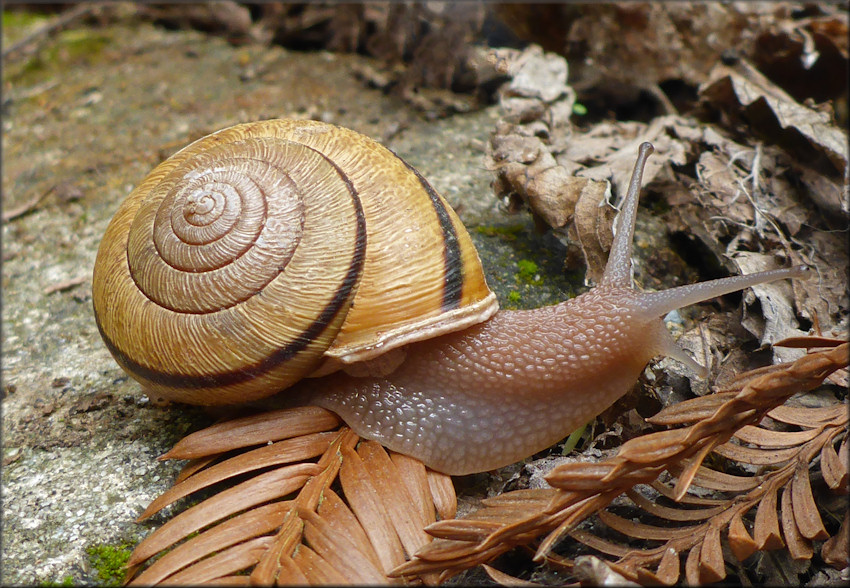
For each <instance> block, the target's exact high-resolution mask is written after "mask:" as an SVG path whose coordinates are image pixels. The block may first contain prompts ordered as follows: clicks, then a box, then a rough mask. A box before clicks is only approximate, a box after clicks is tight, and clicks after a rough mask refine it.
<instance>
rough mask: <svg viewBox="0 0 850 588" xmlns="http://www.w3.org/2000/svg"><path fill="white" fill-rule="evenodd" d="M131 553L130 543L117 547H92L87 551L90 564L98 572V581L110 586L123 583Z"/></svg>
mask: <svg viewBox="0 0 850 588" xmlns="http://www.w3.org/2000/svg"><path fill="white" fill-rule="evenodd" d="M131 552H132V546H131V545H130V544H129V543H121V544H119V545H117V546H116V545H92V546H91V547H89V548H88V549H86V553H87V554H88V556H89V564H90V565H91V567H92V569H93V570H95V571H96V572H97V577H98V579H99V580H100V581H101V582H103V583H104V584H106V585H108V586H118V585H120V584H122V583H123V581H124V574H125V572H126V571H127V570H126V568H127V562H128V561H129V560H130V553H131Z"/></svg>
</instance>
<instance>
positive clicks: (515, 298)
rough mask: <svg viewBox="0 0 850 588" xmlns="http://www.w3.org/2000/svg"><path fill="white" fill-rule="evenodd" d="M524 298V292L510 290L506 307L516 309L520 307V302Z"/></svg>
mask: <svg viewBox="0 0 850 588" xmlns="http://www.w3.org/2000/svg"><path fill="white" fill-rule="evenodd" d="M520 300H522V294H520V293H519V292H517V291H516V290H511V291H510V292H508V302H507V304H506V305H505V308H507V309H509V310H516V309H517V308H519V302H520Z"/></svg>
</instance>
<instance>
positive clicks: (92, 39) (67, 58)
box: [7, 29, 112, 84]
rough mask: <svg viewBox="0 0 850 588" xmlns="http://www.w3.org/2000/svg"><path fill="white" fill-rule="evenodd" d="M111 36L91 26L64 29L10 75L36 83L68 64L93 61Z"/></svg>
mask: <svg viewBox="0 0 850 588" xmlns="http://www.w3.org/2000/svg"><path fill="white" fill-rule="evenodd" d="M111 40H112V37H111V36H110V35H109V34H107V33H103V32H99V31H92V30H90V29H72V30H68V31H62V32H61V33H59V34H58V35H56V38H55V41H53V42H51V43H48V44H46V45H45V46H44V48H42V49H41V50H40V51H38V52H37V53H36V54H35V55H33V56H32V57H30V58H29V59H27V60H26V61H23V62H22V64H21V65H19V66H16V67H14V68H13V70H14V71H12V72H9V73H8V74H7V75H8V76H9V78H10V79H11V80H12V81H14V82H17V83H22V84H23V83H35V82H37V81H38V80H41V79H42V78H44V77H45V76H48V75H50V74H51V73H58V72H61V71H62V70H64V69H65V68H67V67H69V66H72V65H79V64H80V63H92V62H94V61H95V59H96V58H98V57H99V56H101V54H102V53H103V49H104V48H105V47H107V46H108V45H109V43H110V42H111Z"/></svg>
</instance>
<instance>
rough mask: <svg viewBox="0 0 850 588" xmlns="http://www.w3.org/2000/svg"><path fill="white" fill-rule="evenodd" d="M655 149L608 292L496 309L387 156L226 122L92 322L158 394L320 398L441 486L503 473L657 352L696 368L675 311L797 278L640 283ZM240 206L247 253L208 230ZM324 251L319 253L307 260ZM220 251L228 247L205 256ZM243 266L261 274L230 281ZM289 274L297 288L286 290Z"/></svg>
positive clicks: (230, 238)
mask: <svg viewBox="0 0 850 588" xmlns="http://www.w3.org/2000/svg"><path fill="white" fill-rule="evenodd" d="M651 151H652V146H651V145H649V144H648V143H644V144H643V145H642V146H641V148H640V153H639V156H638V160H637V162H636V164H635V171H634V174H633V176H632V180H631V183H630V185H629V190H628V194H627V195H626V198H625V200H624V204H623V208H622V211H621V213H620V215H619V217H618V221H617V231H616V234H615V239H614V243H613V245H612V249H611V253H610V256H609V261H608V265H607V266H606V269H605V273H604V275H603V278H602V280H601V281H600V284H599V285H598V286H597V287H596V288H594V289H592V290H591V291H590V292H588V293H586V294H583V295H581V296H579V297H577V298H575V299H572V300H568V301H566V302H563V303H561V304H558V305H555V306H551V307H546V308H540V309H535V310H526V311H500V312H498V313H495V311H496V308H497V307H496V304H495V302H494V300H495V297H494V296H493V294H492V293H491V292H490V291H489V289H487V287H486V283H485V282H484V279H483V273H482V272H481V268H480V262H479V261H478V258H477V254H476V253H475V251H474V249H473V248H472V247H471V241H470V240H469V236H468V235H467V234H466V233H465V231H464V230H463V227H462V225H461V224H460V221H459V219H457V217H456V215H455V214H454V213H453V212H452V211H451V209H450V208H449V207H448V205H447V204H446V203H445V202H444V201H443V200H442V199H441V198H440V197H439V196H438V195H437V194H436V193H435V192H434V191H433V189H432V188H431V187H430V186H429V185H428V183H427V182H426V181H425V180H424V179H423V178H422V177H421V176H420V175H419V174H418V172H416V171H415V170H413V169H412V168H410V167H409V166H408V165H407V164H405V163H404V162H403V161H401V160H400V159H398V158H397V156H395V154H393V153H391V152H390V151H388V150H386V149H385V148H383V147H381V146H380V145H378V144H377V143H375V142H374V141H371V140H369V139H367V138H365V137H363V136H362V135H359V134H357V133H354V132H352V131H348V130H346V129H341V128H339V127H333V126H331V125H324V124H321V123H314V122H308V121H298V122H296V121H265V122H262V123H250V124H246V125H238V126H236V127H232V128H231V129H225V130H223V131H220V132H218V133H214V134H213V135H210V136H208V137H205V138H204V139H201V140H199V141H197V142H196V143H194V144H192V145H190V146H189V147H187V148H186V149H184V150H182V151H180V152H179V153H177V154H176V155H175V156H173V157H172V158H170V159H169V160H167V161H166V162H164V163H163V164H161V165H160V166H159V167H157V168H156V169H155V170H154V171H153V172H152V173H151V174H150V175H149V176H148V178H146V179H145V180H144V181H143V182H142V183H141V184H140V186H139V187H138V188H137V189H136V190H134V192H133V193H132V194H131V195H130V196H129V197H128V198H127V200H126V201H125V203H124V204H123V205H122V207H121V208H120V209H119V211H118V213H117V214H116V215H115V218H114V219H113V221H112V223H110V226H109V227H108V229H107V232H106V235H105V237H104V239H103V241H102V243H101V247H100V250H99V252H98V259H97V262H96V264H95V272H94V277H93V281H92V292H93V301H94V309H95V316H96V319H97V325H98V328H99V330H100V332H101V335H102V336H103V338H104V341H105V342H106V345H107V347H108V348H109V350H110V352H111V353H112V354H113V356H114V357H115V359H116V361H117V362H118V363H119V365H121V367H122V368H124V369H125V370H126V371H127V372H128V373H129V374H130V375H131V376H133V377H134V378H136V379H137V380H138V381H139V382H140V383H141V384H142V385H143V386H144V387H145V388H146V389H147V390H148V391H149V392H151V393H154V394H159V395H162V396H164V397H166V398H170V399H173V400H178V401H182V402H190V403H194V404H227V403H231V404H232V403H239V402H252V401H255V400H257V399H260V398H263V397H267V396H269V395H272V394H276V393H278V392H280V394H279V397H280V398H283V400H278V399H274V400H271V401H269V400H266V401H265V402H270V403H272V404H274V403H281V402H282V403H291V402H292V401H296V402H300V403H312V404H317V405H319V406H323V407H325V408H327V409H329V410H332V411H334V412H336V413H338V414H339V415H340V416H341V417H342V419H343V420H344V421H345V422H346V423H347V424H348V425H349V426H350V427H351V428H352V429H354V430H355V431H356V432H357V433H358V434H360V435H361V436H363V437H365V438H369V439H374V440H377V441H379V442H381V443H383V444H384V445H386V446H387V447H389V448H391V449H394V450H396V451H399V452H401V453H405V454H408V455H411V456H413V457H416V458H419V459H421V460H422V461H423V462H424V463H425V464H426V465H428V466H430V467H432V468H434V469H436V470H439V471H442V472H445V473H448V474H466V473H472V472H478V471H485V470H489V469H493V468H496V467H500V466H504V465H507V464H509V463H512V462H515V461H517V460H519V459H522V458H524V457H527V456H529V455H531V454H533V453H535V452H536V451H539V450H542V449H544V448H546V447H548V446H550V445H551V444H553V443H554V442H556V441H558V440H559V439H561V438H562V437H564V436H565V435H566V434H568V433H569V432H570V431H572V430H573V429H575V428H576V427H578V426H580V425H581V424H583V423H585V422H587V421H588V420H590V419H592V418H593V417H594V416H596V415H597V414H599V413H600V412H601V411H603V410H604V409H605V408H606V407H608V406H610V405H611V404H612V403H613V402H614V401H615V400H616V399H617V398H619V397H620V396H621V395H622V394H624V393H625V392H626V391H628V390H629V388H630V387H631V386H632V385H633V384H634V383H635V381H636V380H637V378H638V376H639V375H640V373H641V371H642V370H643V368H644V367H645V365H646V364H647V363H648V362H649V360H650V359H652V358H653V357H654V356H656V355H659V354H664V355H668V356H671V357H674V358H675V359H678V360H680V361H682V362H684V363H685V364H687V365H688V366H690V367H691V368H692V369H694V370H695V371H697V372H702V373H705V370H704V368H702V367H701V366H699V365H698V364H697V363H696V362H694V361H693V360H692V359H691V358H690V357H689V356H688V355H686V354H685V352H684V351H683V350H681V349H680V348H679V347H677V346H676V344H675V343H674V342H673V340H672V337H671V336H670V334H669V333H668V332H667V331H666V329H665V327H664V325H663V322H662V320H661V318H662V317H663V316H664V315H665V314H666V313H668V312H669V311H671V310H673V309H676V308H679V307H682V306H686V305H688V304H693V303H695V302H698V301H701V300H706V299H709V298H713V297H715V296H720V295H722V294H726V293H729V292H733V291H736V290H740V289H743V288H746V287H749V286H752V285H754V284H759V283H763V282H768V281H772V280H778V279H782V278H789V277H803V276H804V275H805V273H806V272H805V269H804V268H799V267H797V268H787V269H779V270H771V271H768V272H760V273H757V274H750V275H747V276H733V277H729V278H723V279H720V280H713V281H710V282H702V283H699V284H692V285H688V286H682V287H679V288H672V289H669V290H665V291H661V292H638V291H636V290H634V289H633V288H632V284H631V282H632V280H631V242H632V238H633V234H634V225H635V218H636V214H637V201H638V192H639V189H640V182H641V176H642V171H643V167H644V165H645V163H646V159H647V158H648V156H649V154H650V153H651ZM232 160H235V162H236V163H235V164H234V165H236V167H238V168H239V169H240V170H241V169H247V170H248V180H247V184H248V187H247V188H243V187H241V185H240V184H239V183H238V182H240V181H242V180H236V179H235V177H233V178H231V176H234V174H235V173H236V172H235V171H232V170H231V168H230V167H229V166H230V163H227V162H228V161H232ZM302 161H307V162H308V164H307V165H306V169H305V166H304V165H303V163H302ZM290 165H292V168H293V169H292V170H291V171H290V170H289V167H290ZM317 170H318V172H319V173H318V174H317V175H316V177H315V179H314V174H313V172H314V171H317ZM266 178H271V180H270V181H271V184H270V185H271V188H269V187H268V186H269V184H268V183H266ZM231 179H233V180H234V182H233V183H234V185H235V186H236V187H235V188H231V187H229V186H230V180H231ZM255 185H256V186H258V187H257V188H256V189H255V187H252V186H255ZM252 190H253V191H254V192H258V193H259V195H260V196H261V199H260V200H258V201H254V200H253V199H252V197H251V196H250V194H251V193H252ZM311 192H319V193H324V192H329V193H331V196H332V198H331V201H330V204H326V203H322V202H320V203H318V204H316V203H313V201H312V200H310V199H308V198H307V196H309V195H310V193H311ZM231 193H232V194H238V195H239V197H238V198H237V199H236V200H235V201H231V200H230V199H229V196H228V194H231ZM281 195H283V197H285V198H284V200H283V201H279V197H280V196H281ZM234 202H235V203H234ZM172 203H176V206H172ZM221 203H224V204H221ZM233 207H235V208H241V209H244V210H247V211H248V213H249V219H248V220H249V221H251V219H252V218H254V217H255V216H256V218H259V219H260V220H261V222H254V221H251V222H248V223H247V230H246V231H245V232H246V233H247V234H252V235H254V237H252V238H253V239H254V241H250V240H248V239H247V238H246V237H244V235H243V234H242V233H240V232H238V231H234V232H232V234H231V231H230V229H229V228H228V229H227V230H223V231H220V233H221V235H219V234H218V233H216V234H215V235H214V238H207V237H208V236H207V233H212V232H215V231H214V230H213V229H214V228H215V226H216V225H215V223H216V222H218V219H220V218H222V219H225V220H227V222H228V223H231V224H233V223H236V224H238V223H240V222H242V221H241V220H238V219H239V218H241V217H239V215H231V216H233V219H237V220H233V219H230V216H228V215H230V212H228V211H230V209H231V208H233ZM205 215H206V216H208V217H214V218H213V221H215V222H209V223H207V222H206V221H205V220H203V219H204V218H206V217H205ZM288 216H291V217H293V218H294V219H295V221H296V224H295V227H294V228H290V229H286V230H285V231H284V233H282V234H283V237H281V236H280V235H281V233H278V232H271V233H266V232H265V231H266V229H269V228H273V227H272V226H275V227H276V226H277V225H279V224H281V223H282V222H283V221H282V220H280V219H282V218H283V217H288ZM228 219H230V220H228ZM184 220H185V221H187V222H186V223H184V222H183V221H184ZM348 220H352V221H353V222H352V223H348V222H347V221H348ZM202 221H203V222H202ZM398 223H401V224H398ZM184 225H185V226H184ZM175 227H176V229H175V231H176V232H177V233H179V235H178V237H179V238H176V237H174V236H173V235H172V234H171V232H170V231H171V229H174V228H175ZM228 227H229V225H228ZM316 228H317V229H318V236H313V235H314V233H313V229H316ZM184 235H187V236H188V237H187V240H188V241H191V242H192V243H191V245H192V246H191V247H189V248H188V250H183V249H182V248H181V245H180V243H179V242H180V241H181V239H183V236H184ZM306 235H311V236H310V237H307V236H306ZM337 238H339V241H337ZM311 239H312V243H313V244H314V245H315V246H316V247H318V250H317V251H318V253H315V252H313V253H308V252H306V251H305V249H304V248H302V247H301V245H302V244H303V243H304V242H311V241H310V240H311ZM217 240H221V241H224V242H226V243H228V246H227V248H226V251H225V252H224V253H222V252H220V251H217V252H214V254H213V255H212V256H211V257H206V256H205V252H206V250H207V249H211V245H210V243H212V242H214V241H217ZM270 248H271V249H270ZM254 258H258V259H260V261H263V260H266V259H270V260H272V261H271V262H264V263H259V264H255V263H254V261H252V260H254ZM222 260H224V261H222ZM195 263H197V264H198V266H200V269H198V268H197V267H196V266H194V265H193V264H195ZM239 265H246V266H248V268H249V269H251V270H252V271H251V272H249V273H248V274H247V275H245V277H236V278H235V281H228V280H230V278H229V277H228V276H229V275H230V273H231V270H232V269H233V268H235V267H237V266H239ZM361 270H362V271H361ZM181 277H185V278H187V280H186V281H181V280H180V279H178V278H181ZM292 277H295V278H304V280H303V281H297V280H296V281H294V282H284V279H285V278H292ZM325 282H327V283H328V284H329V285H330V290H329V291H328V292H324V293H322V291H320V289H318V288H316V286H318V285H321V284H323V283H325ZM207 285H209V286H216V287H217V288H216V289H211V290H210V291H207V290H206V286H207ZM219 286H220V287H219ZM288 293H292V294H294V295H295V298H294V301H293V300H291V299H290V298H287V297H286V296H284V294H288ZM355 295H356V297H354V298H352V297H351V296H355ZM313 301H316V302H317V303H318V310H317V311H313V310H310V304H308V303H311V302H313ZM349 311H351V312H349ZM410 313H413V314H412V315H411V316H408V315H409V314H410ZM494 313H495V314H494ZM352 316H353V317H354V318H351V317H352ZM387 317H389V318H391V319H392V323H391V324H392V327H391V328H390V327H385V326H383V323H382V322H381V321H383V320H384V319H386V318H387ZM294 319H298V320H300V321H301V322H300V323H298V324H297V325H296V326H293V324H294V323H293V321H294ZM290 333H291V335H292V336H291V337H290ZM387 350H390V351H389V353H387V352H386V351H387ZM340 367H342V368H343V370H342V371H335V372H334V370H339V368H340ZM290 368H292V369H293V370H294V371H291V370H290ZM331 372H333V373H331ZM328 373H330V375H327V374H328ZM305 376H312V377H308V378H305V379H301V378H303V377H305ZM316 376H322V377H316ZM298 380H300V381H298ZM296 382H297V383H296ZM281 390H282V392H281Z"/></svg>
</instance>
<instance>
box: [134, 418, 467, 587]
mask: <svg viewBox="0 0 850 588" xmlns="http://www.w3.org/2000/svg"><path fill="white" fill-rule="evenodd" d="M317 457H318V460H315V458H317ZM187 458H188V459H190V460H191V461H189V462H188V463H187V465H186V466H185V468H184V469H183V471H182V472H181V474H180V476H178V479H177V482H176V483H175V485H174V486H173V487H172V488H171V489H170V490H168V491H167V492H165V493H163V494H162V495H161V496H160V497H159V498H157V499H156V500H155V501H154V502H153V503H151V505H150V506H149V507H148V508H147V510H145V512H144V513H143V514H142V515H141V517H140V520H144V519H146V518H148V517H150V516H153V515H154V514H156V513H157V512H159V511H161V510H162V509H163V508H166V507H167V506H169V505H171V504H173V503H174V502H175V501H177V500H180V499H181V498H185V497H187V496H190V495H193V494H194V493H196V492H198V491H200V490H204V489H210V488H214V489H215V490H217V492H215V493H213V494H211V495H210V496H209V497H207V498H205V499H203V500H201V501H200V502H199V503H198V504H196V505H194V506H192V507H190V508H188V509H186V510H183V511H182V512H180V513H179V514H178V515H176V516H175V517H174V518H172V519H171V520H169V521H168V522H167V523H165V524H164V525H163V526H162V527H160V528H159V529H157V530H156V531H154V532H153V533H152V534H151V535H150V536H149V537H148V538H147V539H145V540H144V541H143V542H142V543H141V544H139V546H138V547H137V548H136V550H135V551H134V552H133V554H132V556H131V558H130V562H129V567H130V571H129V573H128V579H131V580H132V581H131V584H134V585H147V584H158V583H168V584H191V585H195V584H203V583H243V584H247V583H249V582H250V583H261V584H272V583H280V584H319V583H336V584H340V583H359V584H386V583H397V582H398V581H399V580H397V579H393V578H389V577H388V576H387V573H388V572H389V571H390V570H392V569H393V568H395V567H397V566H398V565H399V564H401V563H402V562H404V561H405V560H406V559H407V558H408V557H409V556H410V555H411V554H413V553H414V552H416V551H417V550H418V549H420V548H421V547H423V546H424V545H425V544H427V543H429V542H430V541H431V537H430V536H429V535H427V534H425V532H424V531H423V529H424V528H425V527H426V526H427V525H428V524H430V523H433V522H434V521H436V520H437V517H438V516H439V517H440V518H451V517H453V516H454V514H455V510H456V506H457V503H456V498H455V495H454V488H453V486H452V483H451V479H450V478H449V477H448V476H445V475H443V474H439V473H436V472H433V471H431V470H428V469H426V468H425V466H424V465H423V464H422V463H421V462H419V461H418V460H415V459H412V458H409V457H406V456H404V455H400V454H397V453H393V452H389V453H388V452H387V451H385V450H384V449H383V448H382V447H381V446H380V445H378V444H377V443H374V442H371V441H361V440H360V438H359V437H358V436H357V435H355V434H354V433H353V432H352V431H351V430H350V429H348V428H347V427H341V426H340V422H339V419H338V418H337V417H336V416H335V415H334V414H333V413H330V412H328V411H326V410H324V409H320V408H316V407H304V408H294V409H286V410H277V411H271V412H267V413H262V414H257V415H251V416H247V417H242V418H237V419H233V420H230V421H225V422H222V423H219V424H216V425H213V426H211V427H209V428H207V429H204V430H202V431H199V432H197V433H194V434H192V435H189V436H187V437H186V438H184V439H183V440H181V441H180V442H179V443H178V444H177V445H176V446H175V447H174V448H173V449H172V450H171V451H169V452H168V453H167V454H166V455H164V456H163V459H187ZM219 486H223V489H219ZM158 554H162V555H161V556H160V557H159V558H158V559H155V558H156V556H157V555H158ZM151 562H152V563H151ZM146 564H148V565H147V567H145V568H144V569H142V568H143V566H145V565H146ZM419 579H420V580H422V581H424V582H425V583H433V582H434V581H435V580H436V576H435V575H433V574H431V575H429V574H423V575H422V576H420V577H419Z"/></svg>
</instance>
